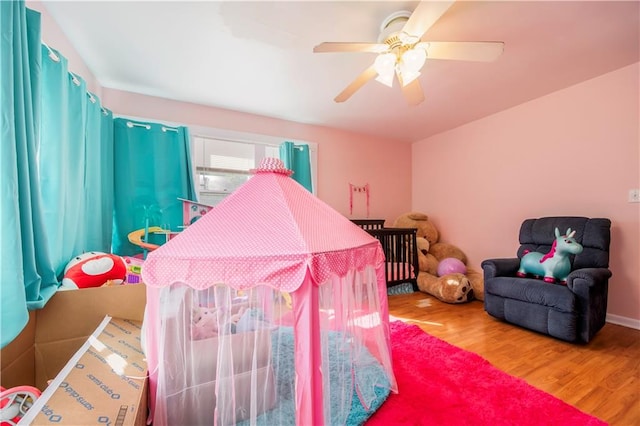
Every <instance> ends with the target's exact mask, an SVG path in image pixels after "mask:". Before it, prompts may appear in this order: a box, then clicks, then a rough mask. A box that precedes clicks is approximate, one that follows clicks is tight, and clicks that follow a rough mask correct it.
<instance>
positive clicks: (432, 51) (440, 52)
mask: <svg viewBox="0 0 640 426" xmlns="http://www.w3.org/2000/svg"><path fill="white" fill-rule="evenodd" d="M420 45H424V46H422V47H424V48H425V49H426V51H427V58H428V59H452V60H459V61H478V62H491V61H495V60H496V59H498V57H499V56H500V55H501V54H502V52H503V50H504V43H503V42H501V41H429V42H425V43H418V46H420Z"/></svg>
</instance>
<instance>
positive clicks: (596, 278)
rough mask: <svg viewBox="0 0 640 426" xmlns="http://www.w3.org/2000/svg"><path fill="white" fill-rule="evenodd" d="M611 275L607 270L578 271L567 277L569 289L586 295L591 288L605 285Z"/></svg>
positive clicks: (586, 269)
mask: <svg viewBox="0 0 640 426" xmlns="http://www.w3.org/2000/svg"><path fill="white" fill-rule="evenodd" d="M611 275H612V274H611V271H610V270H609V269H607V268H582V269H576V270H575V271H571V273H570V274H569V275H568V276H567V287H569V290H571V291H573V292H574V293H579V294H584V295H586V294H589V289H590V288H591V287H594V286H600V285H604V284H605V283H606V282H607V280H608V279H609V278H611Z"/></svg>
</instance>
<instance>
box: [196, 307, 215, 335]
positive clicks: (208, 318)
mask: <svg viewBox="0 0 640 426" xmlns="http://www.w3.org/2000/svg"><path fill="white" fill-rule="evenodd" d="M217 335H218V318H217V315H216V311H215V309H208V308H199V310H198V311H197V312H194V315H193V325H192V326H191V338H192V339H193V340H202V339H208V338H209V337H214V336H217Z"/></svg>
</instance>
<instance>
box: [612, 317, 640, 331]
mask: <svg viewBox="0 0 640 426" xmlns="http://www.w3.org/2000/svg"><path fill="white" fill-rule="evenodd" d="M606 321H607V322H609V323H611V324H616V325H621V326H623V327H629V328H635V329H636V330H640V320H637V319H633V318H627V317H622V316H620V315H613V314H607V319H606Z"/></svg>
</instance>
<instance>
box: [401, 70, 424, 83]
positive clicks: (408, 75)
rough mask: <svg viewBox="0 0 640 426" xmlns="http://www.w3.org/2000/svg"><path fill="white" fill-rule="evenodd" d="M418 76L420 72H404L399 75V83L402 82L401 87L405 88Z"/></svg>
mask: <svg viewBox="0 0 640 426" xmlns="http://www.w3.org/2000/svg"><path fill="white" fill-rule="evenodd" d="M420 74H421V73H420V71H405V72H402V73H400V76H401V78H400V81H401V82H402V87H404V86H406V85H407V84H409V83H411V82H412V81H413V80H415V79H416V78H418V77H420Z"/></svg>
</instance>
